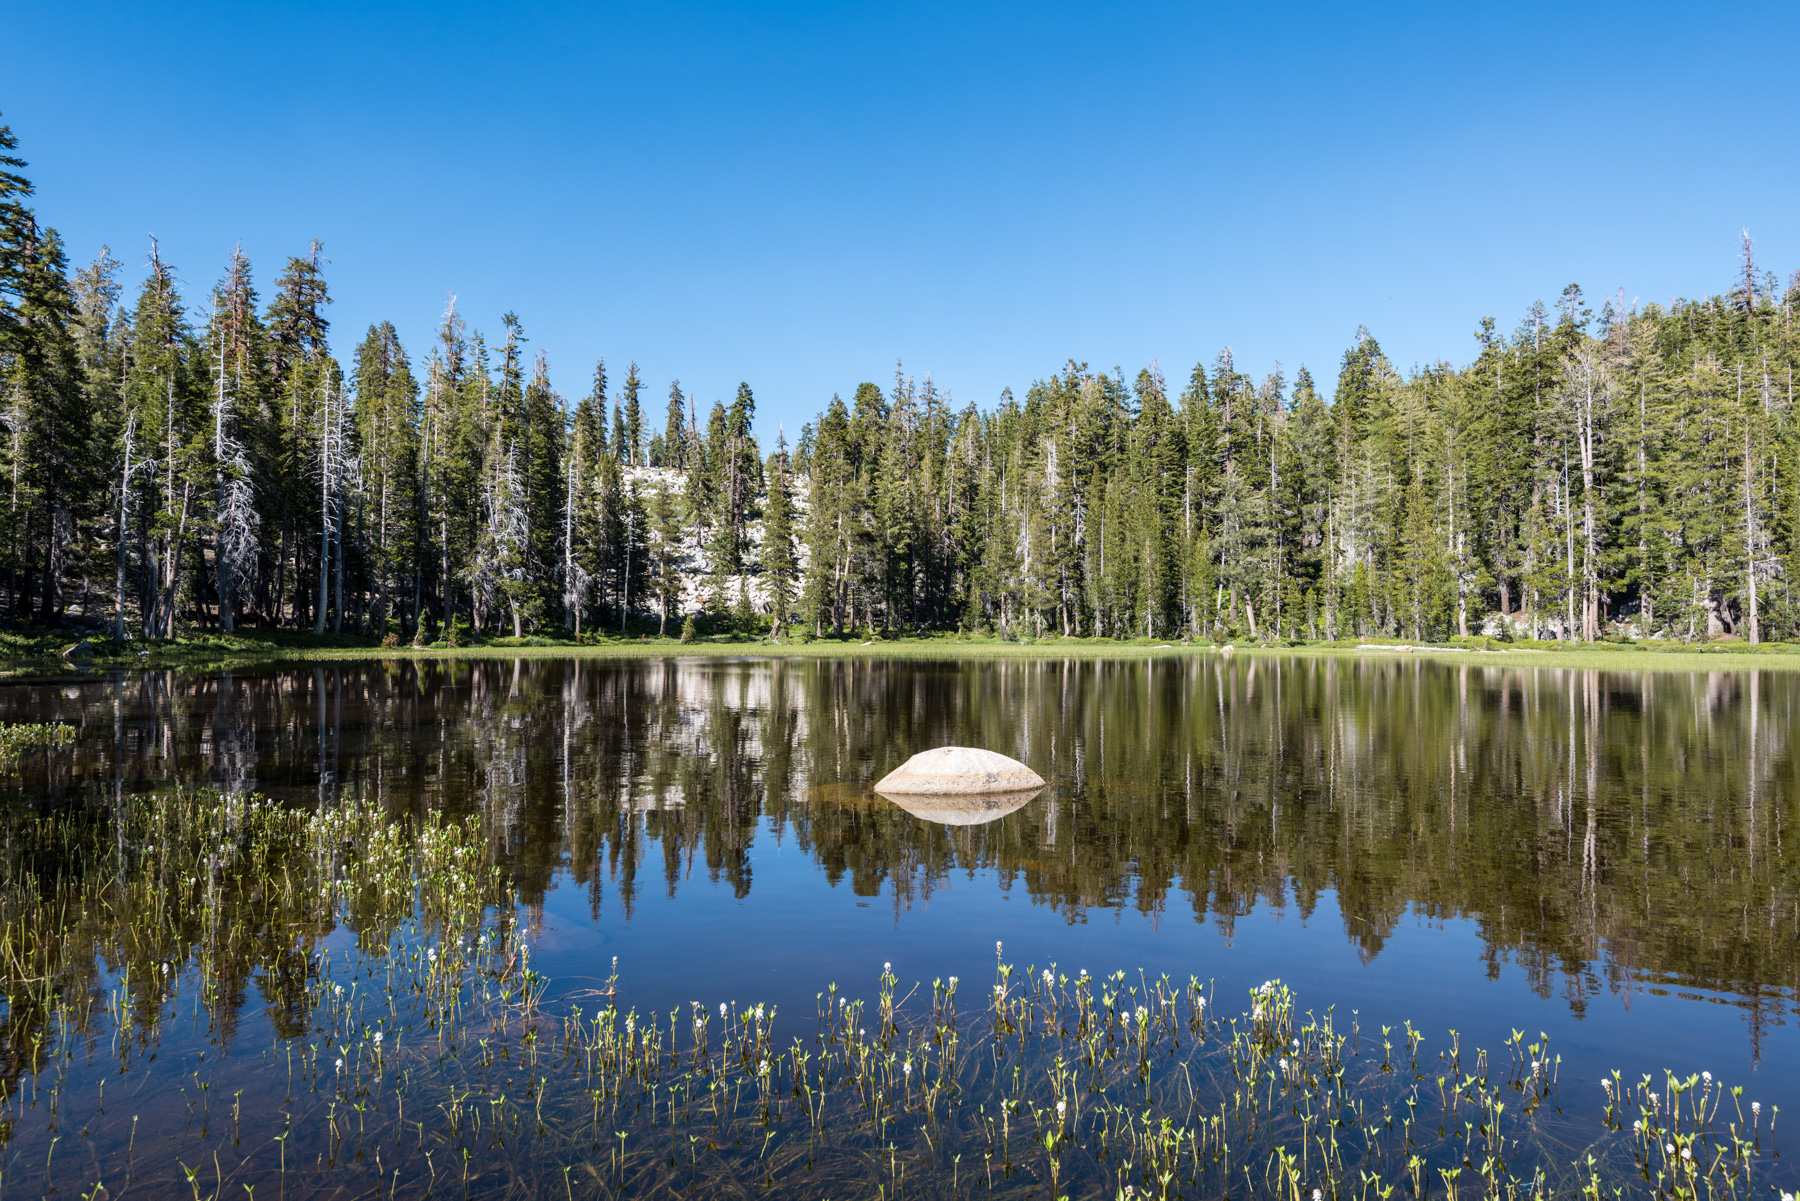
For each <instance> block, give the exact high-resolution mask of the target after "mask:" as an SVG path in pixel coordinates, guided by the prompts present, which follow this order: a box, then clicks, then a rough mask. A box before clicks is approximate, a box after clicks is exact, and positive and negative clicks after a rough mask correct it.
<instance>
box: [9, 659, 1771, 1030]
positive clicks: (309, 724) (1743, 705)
mask: <svg viewBox="0 0 1800 1201" xmlns="http://www.w3.org/2000/svg"><path fill="white" fill-rule="evenodd" d="M1797 703H1800V677H1797V676H1794V675H1788V674H1782V673H1767V672H1736V673H1733V672H1719V673H1704V674H1682V675H1676V674H1657V673H1628V672H1603V671H1591V670H1566V669H1555V668H1550V667H1543V668H1533V669H1521V668H1515V667H1488V666H1484V665H1478V664H1476V663H1469V664H1444V663H1441V662H1431V661H1395V660H1389V659H1383V660H1349V659H1342V658H1328V657H1308V656H1295V657H1275V658H1262V657H1255V658H1252V657H1244V658H1240V659H1237V660H1231V659H1225V658H1221V657H1218V656H1192V655H1182V656H1179V657H1175V656H1171V657H1168V658H1164V659H1158V660H1153V661H1144V660H1129V661H1121V660H1080V659H1069V660H1060V659H1032V660H988V661H964V662H945V661H897V660H836V661H833V660H813V659H793V660H780V659H774V660H769V659H761V660H759V659H746V660H732V661H726V660H720V659H670V660H653V661H614V662H607V661H599V660H556V659H521V660H515V661H510V662H509V661H501V660H469V661H457V660H441V661H416V660H407V661H388V662H381V661H369V662H346V663H336V664H316V665H301V666H291V667H282V668H269V669H260V670H256V671H252V672H244V673H223V674H212V675H184V674H171V673H155V672H150V673H133V674H130V675H120V676H117V677H114V678H108V679H94V680H91V681H88V682H84V683H81V684H78V685H70V684H68V683H66V682H59V683H57V684H54V685H20V686H12V687H9V688H7V689H4V690H0V719H4V720H14V721H16V720H34V721H42V720H51V719H56V720H63V721H69V722H72V723H75V724H77V725H78V726H80V727H81V737H80V740H79V742H78V743H77V745H76V747H75V749H74V750H73V751H58V752H55V753H53V754H49V755H44V754H38V755H33V756H30V757H28V758H27V759H26V761H25V762H24V764H23V765H22V773H23V774H22V775H20V776H18V777H13V778H11V779H10V780H9V781H8V782H7V784H6V788H7V790H8V791H10V792H11V793H12V798H11V800H12V805H11V808H12V809H13V810H14V811H15V812H16V811H19V810H20V809H21V808H28V809H33V810H41V809H43V808H44V807H50V806H59V805H82V806H105V805H107V804H109V803H112V801H113V800H114V799H115V798H117V797H118V796H121V795H123V794H125V793H134V792H140V791H145V790H149V789H154V788H158V787H162V786H165V785H167V784H169V783H174V782H191V783H205V784H212V785H216V786H219V787H223V788H226V789H230V790H237V791H260V792H264V793H268V794H270V795H272V796H276V797H279V798H282V799H284V800H287V801H289V802H293V803H308V804H315V803H316V804H325V805H335V804H341V803H343V802H344V801H345V800H346V799H351V798H360V799H366V800H369V801H372V802H375V803H377V804H379V805H381V806H382V807H384V808H386V809H387V810H389V811H390V812H395V813H403V812H410V813H418V814H423V813H426V812H429V811H433V810H437V811H442V812H445V813H447V814H451V815H459V816H460V815H468V814H478V815H479V817H480V820H481V822H482V823H483V826H484V828H485V829H486V831H487V833H488V837H489V842H490V845H491V847H492V853H493V855H494V857H495V860H496V861H497V862H499V863H501V864H503V865H504V866H505V867H506V868H507V869H508V871H509V872H510V873H511V878H512V881H513V884H514V886H515V887H516V888H517V890H518V893H519V896H520V899H521V900H522V901H524V902H525V903H526V904H535V903H538V902H540V901H541V899H542V897H543V895H544V893H545V890H546V889H547V888H548V887H550V885H551V884H552V883H553V882H555V881H556V880H557V879H558V877H559V875H562V876H564V877H566V878H567V879H572V880H573V881H576V882H578V883H580V884H581V885H584V886H586V887H587V888H588V889H589V890H590V895H591V903H592V904H593V906H594V907H595V909H596V912H597V911H598V908H599V906H600V904H601V900H602V895H603V893H607V894H610V896H609V897H608V900H607V904H608V905H609V906H612V905H614V904H619V905H622V907H623V912H624V915H625V916H626V917H627V918H629V916H630V913H631V910H632V907H633V906H634V905H635V904H636V903H637V902H638V900H639V898H640V897H641V895H642V894H643V892H644V890H646V889H654V890H660V891H662V892H664V893H666V894H668V895H671V896H678V895H679V894H680V892H681V890H682V889H683V888H684V887H688V886H689V885H690V884H691V882H694V881H696V880H697V879H703V880H706V881H711V882H715V883H719V884H723V885H725V886H728V887H730V888H731V889H732V890H733V891H734V892H735V893H736V894H737V895H738V896H740V897H748V896H751V895H752V893H753V885H754V881H753V879H752V871H751V862H752V860H751V856H750V850H751V848H752V846H753V844H754V842H755V840H756V839H759V838H782V839H792V840H794V841H795V842H796V843H797V844H798V845H799V846H800V847H802V848H804V850H805V852H806V854H807V857H808V859H809V861H810V862H811V863H812V864H815V865H816V870H819V871H821V872H822V873H823V874H824V875H825V877H826V878H827V879H828V880H829V881H830V882H831V884H832V885H833V886H834V887H847V888H848V889H850V890H852V891H853V892H854V893H855V894H857V895H859V896H871V897H872V896H887V897H890V898H891V899H892V901H893V903H894V904H895V906H896V907H897V909H899V910H902V911H903V910H904V909H905V908H906V906H908V905H909V904H911V903H912V902H913V901H914V900H915V899H917V898H919V897H923V896H927V895H930V894H931V893H932V892H933V890H934V889H935V888H936V887H938V886H939V885H940V884H941V883H942V882H944V881H945V880H946V879H947V877H948V876H949V874H950V873H951V872H964V871H970V870H974V871H979V872H985V873H991V874H992V876H993V878H994V879H995V880H996V881H997V882H998V883H999V884H1001V885H1004V886H1007V887H1011V888H1022V889H1023V890H1024V892H1025V893H1026V894H1027V895H1028V896H1029V897H1031V898H1032V899H1033V900H1034V901H1035V902H1036V903H1039V904H1041V905H1044V906H1049V907H1054V909H1055V910H1056V911H1057V912H1058V913H1060V914H1061V915H1062V916H1063V917H1064V918H1065V919H1066V920H1068V921H1082V920H1086V918H1087V916H1088V915H1089V914H1090V912H1091V911H1094V910H1110V909H1114V908H1118V907H1130V908H1135V909H1137V910H1140V911H1144V912H1147V913H1156V914H1160V915H1161V920H1164V921H1167V920H1170V919H1171V918H1172V917H1175V916H1188V915H1191V916H1192V918H1193V919H1194V920H1197V921H1203V922H1211V923H1216V925H1217V926H1218V928H1219V929H1220V930H1221V931H1222V932H1224V933H1225V934H1227V935H1229V934H1230V933H1231V932H1232V930H1233V926H1234V923H1235V922H1236V921H1237V920H1238V919H1239V918H1240V917H1243V916H1244V915H1247V914H1249V913H1251V912H1253V911H1254V910H1256V909H1257V907H1258V906H1259V905H1260V906H1268V907H1276V908H1290V909H1294V910H1297V911H1299V912H1300V913H1301V914H1305V915H1310V914H1312V913H1313V912H1314V910H1315V908H1316V907H1317V906H1318V905H1319V904H1320V901H1321V898H1322V897H1323V896H1325V895H1327V894H1331V895H1332V896H1334V897H1335V902H1336V906H1337V910H1338V911H1339V912H1340V913H1341V915H1342V920H1343V923H1344V933H1345V936H1346V937H1347V938H1348V939H1350V940H1351V941H1352V942H1353V943H1354V944H1355V945H1356V947H1357V948H1358V949H1359V951H1360V952H1361V954H1362V955H1363V956H1364V957H1365V958H1369V957H1374V956H1377V955H1379V954H1380V953H1381V951H1382V948H1383V946H1384V944H1385V943H1386V941H1387V940H1388V939H1389V938H1390V936H1391V935H1392V933H1393V932H1394V930H1395V929H1396V927H1397V926H1398V925H1399V924H1400V923H1401V922H1402V921H1403V920H1418V919H1421V918H1422V919H1424V920H1438V919H1452V918H1456V919H1467V920H1469V921H1471V922H1472V923H1474V926H1475V928H1476V929H1477V930H1478V932H1479V934H1480V937H1481V938H1482V940H1483V942H1484V944H1485V946H1486V953H1487V956H1488V961H1489V971H1490V973H1492V974H1498V972H1499V970H1500V966H1501V964H1502V963H1503V962H1507V961H1511V962H1515V963H1517V964H1519V965H1521V966H1522V967H1523V968H1524V970H1525V971H1526V972H1527V973H1528V975H1529V977H1530V979H1531V981H1532V983H1533V986H1534V987H1535V988H1536V989H1537V990H1538V991H1539V992H1540V993H1543V994H1545V995H1551V994H1554V993H1561V994H1562V995H1564V996H1566V998H1567V1000H1568V1002H1569V1003H1570V1004H1571V1005H1572V1006H1574V1007H1575V1008H1576V1009H1577V1010H1579V1009H1581V1008H1582V1007H1584V1005H1585V1004H1586V1001H1587V999H1588V998H1589V997H1590V996H1592V995H1593V994H1594V993H1595V992H1596V991H1598V990H1600V989H1603V988H1613V989H1620V990H1626V991H1629V990H1632V989H1638V988H1670V989H1682V990H1689V989H1702V990H1709V991H1713V992H1716V993H1723V994H1726V995H1727V996H1729V997H1731V998H1734V999H1737V1000H1739V1001H1741V1002H1742V1003H1744V1004H1746V1005H1748V1006H1749V1007H1750V1008H1752V1009H1753V1010H1760V1009H1761V1008H1762V1007H1763V1006H1764V1005H1765V1004H1771V1003H1772V1004H1773V1005H1774V1006H1775V1008H1781V1007H1783V1003H1784V1002H1791V1000H1792V998H1793V997H1794V994H1795V988H1796V985H1797V984H1800V981H1797V980H1796V974H1797V973H1796V965H1797V963H1800V943H1797V942H1796V938H1795V932H1796V929H1797V928H1800V897H1797V895H1796V893H1797V891H1800V889H1797V875H1796V871H1795V863H1794V860H1793V852H1790V851H1788V850H1787V849H1786V847H1787V843H1788V841H1789V839H1788V838H1787V832H1788V830H1789V829H1790V828H1791V827H1792V825H1793V823H1794V821H1795V813H1794V790H1793V788H1792V786H1791V785H1792V783H1793V780H1794V775H1795V766H1794V762H1793V754H1792V749H1791V746H1790V739H1789V737H1788V731H1789V729H1791V728H1792V726H1793V723H1794V720H1795V717H1796V712H1795V709H1796V704H1797ZM944 744H960V745H970V746H983V747H988V748H991V749H994V750H998V751H1001V752H1002V753H1005V754H1008V755H1012V756H1015V757H1017V758H1019V759H1021V760H1023V761H1024V762H1026V763H1028V764H1030V765H1031V766H1032V767H1034V768H1036V769H1037V770H1038V772H1039V773H1040V774H1042V775H1043V776H1044V777H1045V778H1046V780H1048V781H1049V788H1048V789H1047V790H1046V791H1045V792H1044V793H1043V794H1042V795H1040V796H1038V797H1036V798H1033V799H1030V800H1027V801H1024V802H1023V803H1021V804H1018V805H1015V806H1013V807H1011V808H1010V809H1007V810H1006V811H1004V812H1001V813H1000V814H999V815H998V816H996V817H993V819H992V820H970V821H934V820H928V818H929V817H931V816H932V815H931V814H927V815H925V817H920V816H915V815H914V814H913V813H911V812H908V811H907V810H906V809H903V808H901V807H899V806H897V805H895V804H892V803H890V802H888V801H886V800H883V799H882V798H880V797H877V796H875V795H874V794H873V793H872V792H871V791H870V789H869V784H870V782H872V781H873V780H876V779H878V778H879V777H880V776H882V775H883V774H885V773H886V772H887V771H888V770H890V769H891V768H892V767H894V766H896V765H897V764H898V763H900V762H901V761H903V760H904V759H905V758H906V757H908V756H909V755H911V754H912V753H913V752H915V751H917V750H920V749H923V748H926V747H931V746H937V745H944ZM1002 808H1003V809H1005V807H1004V806H1003V807H1002ZM940 816H941V815H940ZM615 897H616V901H614V900H613V899H611V898H615ZM615 912H616V910H615Z"/></svg>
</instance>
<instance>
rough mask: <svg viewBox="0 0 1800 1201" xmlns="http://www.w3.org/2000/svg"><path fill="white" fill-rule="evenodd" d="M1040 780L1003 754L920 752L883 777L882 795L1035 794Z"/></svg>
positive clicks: (955, 749)
mask: <svg viewBox="0 0 1800 1201" xmlns="http://www.w3.org/2000/svg"><path fill="white" fill-rule="evenodd" d="M1043 786H1044V777H1042V776H1040V775H1038V774H1037V773H1036V772H1034V771H1032V770H1031V769H1030V768H1029V767H1026V766H1025V765H1024V764H1023V763H1020V762H1019V761H1018V760H1017V759H1008V758H1007V757H1006V756H1005V755H996V754H995V753H994V752H993V751H984V750H980V749H978V748H975V747H968V746H940V747H938V748H937V749H936V750H931V751H920V752H919V753H918V754H916V755H914V756H913V757H912V758H911V759H908V760H907V761H906V762H905V763H902V764H901V765H900V766H899V767H897V768H895V769H894V770H893V771H891V772H889V773H888V774H887V775H885V776H883V777H882V779H881V782H880V783H878V784H876V785H875V791H876V792H879V793H881V794H882V795H883V796H888V795H893V796H974V795H978V794H981V793H989V792H1015V793H1016V792H1033V793H1035V792H1037V791H1038V790H1039V789H1040V788H1042V787H1043Z"/></svg>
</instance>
